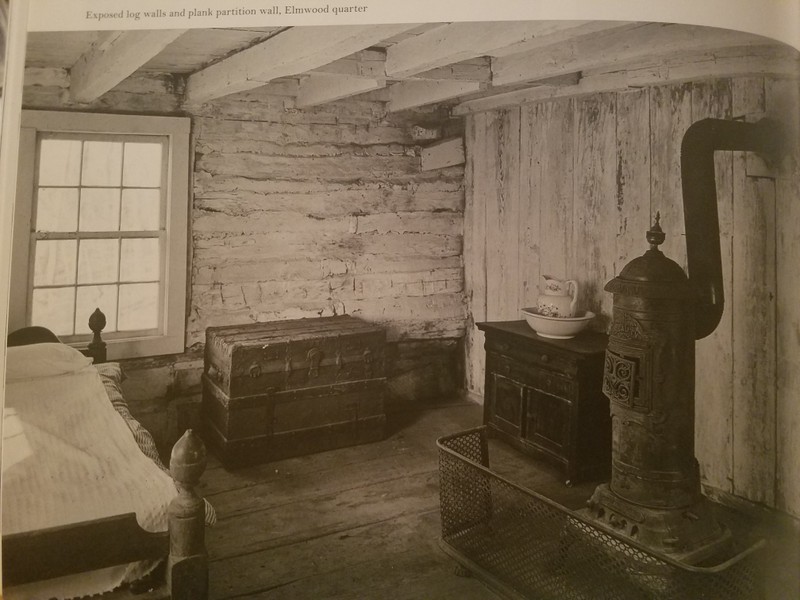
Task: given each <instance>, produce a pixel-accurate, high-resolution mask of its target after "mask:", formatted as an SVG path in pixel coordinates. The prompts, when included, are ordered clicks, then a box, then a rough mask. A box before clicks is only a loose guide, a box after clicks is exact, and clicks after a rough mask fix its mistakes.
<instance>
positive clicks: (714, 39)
mask: <svg viewBox="0 0 800 600" xmlns="http://www.w3.org/2000/svg"><path fill="white" fill-rule="evenodd" d="M763 43H764V39H763V38H760V37H758V36H754V35H749V34H745V33H740V32H736V31H730V30H726V29H710V28H708V27H698V26H686V25H673V24H662V23H650V24H645V25H637V26H635V27H633V28H627V29H625V30H624V31H618V30H614V29H612V30H604V31H601V32H598V33H596V34H594V35H588V36H583V37H581V38H578V39H575V40H571V41H567V42H563V43H559V44H555V45H552V46H546V47H541V48H538V49H536V50H535V51H533V52H527V53H524V54H513V55H509V56H505V57H499V58H495V59H494V60H493V61H492V83H493V85H495V86H503V85H511V84H515V83H521V82H525V81H535V80H538V79H544V78H547V77H555V76H557V75H562V74H565V73H571V72H576V71H584V70H587V69H595V68H598V67H601V66H609V67H610V66H613V65H614V64H625V63H628V62H630V61H632V60H644V59H646V58H648V57H668V56H670V55H672V54H676V53H679V52H683V53H685V52H690V51H693V52H703V51H707V50H711V49H714V48H724V47H729V46H746V45H755V44H763Z"/></svg>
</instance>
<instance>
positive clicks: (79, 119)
mask: <svg viewBox="0 0 800 600" xmlns="http://www.w3.org/2000/svg"><path fill="white" fill-rule="evenodd" d="M190 132H191V119H189V118H188V117H162V116H145V115H120V114H106V113H80V112H61V111H46V110H23V111H22V123H21V130H20V153H19V168H18V181H17V197H16V207H15V212H14V224H13V228H14V248H13V252H12V264H11V280H12V281H13V282H17V283H19V284H20V285H14V286H12V289H11V293H10V303H9V328H10V330H13V329H18V328H20V327H24V326H26V325H29V324H30V323H28V315H29V313H30V309H29V306H28V301H29V298H30V293H31V288H32V264H31V263H32V254H31V244H32V240H33V214H34V210H33V209H34V206H33V201H34V189H35V174H36V158H37V146H38V144H37V140H38V138H39V134H40V133H47V134H50V133H55V134H58V133H65V134H86V135H87V136H91V135H93V134H101V135H102V134H106V135H143V136H160V137H164V136H166V137H167V138H168V141H167V152H166V156H164V160H165V161H166V164H167V181H166V186H165V190H164V191H165V196H166V198H165V202H166V218H165V237H166V243H165V254H166V255H165V258H164V274H163V278H164V281H163V294H162V298H161V299H160V312H161V322H160V323H159V329H160V330H161V333H160V334H156V335H126V334H125V333H124V332H123V333H121V334H117V333H114V334H109V335H108V336H106V337H105V338H104V339H105V341H106V343H107V344H108V356H109V359H112V360H114V359H120V358H135V357H145V356H157V355H162V354H177V353H181V352H183V351H184V349H185V335H186V291H187V282H188V264H189V262H188V258H189V255H188V249H189V243H188V238H189V203H190V198H189V178H190V170H189V141H190ZM23 282H24V284H25V285H21V284H22V283H23ZM78 318H81V315H78ZM85 318H86V319H87V320H88V318H89V315H88V314H87V315H85ZM68 343H69V344H70V345H72V346H77V347H83V346H85V345H86V343H87V341H85V340H83V339H79V340H77V341H74V342H68Z"/></svg>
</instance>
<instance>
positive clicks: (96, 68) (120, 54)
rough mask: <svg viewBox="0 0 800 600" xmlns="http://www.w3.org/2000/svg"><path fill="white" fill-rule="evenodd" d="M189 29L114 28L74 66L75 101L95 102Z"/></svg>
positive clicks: (73, 88)
mask: <svg viewBox="0 0 800 600" xmlns="http://www.w3.org/2000/svg"><path fill="white" fill-rule="evenodd" d="M185 31H186V30H185V29H159V30H152V31H149V30H148V31H144V30H143V31H112V32H110V33H109V34H108V35H106V36H105V37H103V38H102V39H101V40H99V41H98V42H97V43H96V44H94V45H93V46H92V48H91V49H90V50H89V51H88V52H86V53H85V54H84V55H83V56H81V57H80V58H79V59H78V60H77V62H76V63H75V64H74V65H73V66H72V68H71V69H70V96H71V98H72V100H73V101H74V102H81V103H84V102H92V101H93V100H96V99H97V98H99V97H100V96H102V95H103V94H105V93H106V92H107V91H109V90H110V89H112V88H113V87H115V86H116V85H117V84H119V83H120V82H121V81H122V80H123V79H125V78H126V77H128V76H129V75H132V74H133V73H134V72H135V71H136V70H137V69H139V67H141V66H142V65H144V64H145V63H146V62H148V61H149V60H150V59H151V58H153V57H154V56H155V55H157V54H158V53H159V52H161V51H162V50H163V49H164V48H166V47H167V46H168V45H169V44H171V43H172V42H173V41H175V40H176V39H177V38H178V37H180V36H181V35H183V33H184V32H185Z"/></svg>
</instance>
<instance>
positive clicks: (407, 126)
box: [25, 71, 465, 443]
mask: <svg viewBox="0 0 800 600" xmlns="http://www.w3.org/2000/svg"><path fill="white" fill-rule="evenodd" d="M36 83H37V85H35V86H28V88H27V89H26V95H25V104H26V106H27V107H29V108H66V107H67V106H66V105H65V104H64V102H63V101H62V98H63V97H65V96H66V94H63V93H62V92H63V88H64V86H65V85H66V80H65V79H64V78H63V76H61V75H60V74H59V73H58V72H45V71H42V72H39V73H37V78H36ZM175 85H176V84H175V81H174V80H172V79H171V78H140V79H134V80H127V81H126V82H123V84H121V85H120V86H118V87H117V88H115V89H114V90H112V91H111V92H109V93H107V94H106V95H104V96H103V97H101V98H100V99H99V100H98V101H97V102H95V103H94V104H93V105H92V106H90V107H88V108H87V107H82V106H81V107H77V106H76V107H69V108H75V109H78V110H87V109H88V110H94V109H102V110H106V111H109V110H110V111H117V112H136V113H145V114H146V113H153V114H164V113H175V112H180V108H179V105H178V103H177V99H176V95H175V94H174V92H175V91H176V90H175ZM275 89H277V90H279V91H280V90H281V89H282V88H281V87H280V86H276V88H275ZM443 116H445V117H446V115H442V114H441V113H437V112H435V111H418V112H410V111H409V112H406V113H401V114H399V115H389V116H387V115H386V114H385V112H384V111H383V107H382V104H379V103H368V102H358V101H342V102H337V103H335V104H329V105H324V106H320V107H317V108H309V109H302V110H299V109H295V108H294V105H293V100H292V98H291V97H290V96H288V95H276V94H273V95H270V94H268V93H266V92H265V91H264V89H261V90H254V91H251V92H247V93H241V94H237V95H234V96H229V97H227V98H222V99H219V100H217V101H215V102H214V103H213V104H208V105H204V106H203V107H201V108H199V109H197V110H196V111H195V112H194V113H193V114H191V117H192V122H193V138H194V140H193V148H194V165H195V168H194V175H193V183H194V195H193V207H192V212H191V231H192V244H191V246H192V260H191V279H190V280H191V289H190V291H189V303H188V310H189V315H188V321H187V349H188V350H189V351H188V352H187V353H186V354H184V355H180V356H176V357H161V358H158V359H153V360H136V361H129V362H127V363H126V370H127V372H128V375H129V380H128V382H127V383H126V392H128V395H129V397H130V398H131V400H132V402H133V403H134V405H135V406H136V407H137V408H138V414H139V415H141V416H142V417H143V420H144V421H145V424H146V425H148V426H150V427H151V429H153V430H155V431H156V433H160V434H161V437H162V439H164V442H165V443H167V441H168V438H169V437H170V436H171V435H172V433H173V430H176V429H179V428H180V426H182V423H181V422H180V421H181V419H185V416H184V417H182V416H181V415H180V414H178V415H175V414H174V412H175V411H174V410H173V408H174V406H175V405H176V404H177V405H179V403H176V402H169V401H168V398H169V397H170V396H172V397H175V396H182V395H187V394H191V393H192V392H193V391H195V390H196V389H197V384H198V381H199V374H200V372H201V370H202V354H201V353H200V352H199V349H200V347H201V345H202V343H203V341H204V331H205V328H206V327H207V326H210V325H223V324H232V323H247V322H251V321H257V320H258V321H262V320H268V319H285V318H296V317H317V316H321V315H333V314H343V313H347V314H351V315H355V316H359V317H362V318H364V319H367V320H369V321H373V322H377V323H380V324H382V325H384V326H385V327H386V328H387V330H388V339H389V341H390V345H389V350H388V353H389V361H388V365H387V367H388V372H389V375H390V377H389V390H390V404H391V403H392V402H394V404H395V405H398V404H399V405H401V406H402V405H405V404H406V403H408V402H411V401H412V400H414V399H420V398H425V397H428V398H430V397H432V396H434V397H435V396H436V395H441V394H443V393H448V392H452V391H454V390H455V389H456V388H457V387H459V386H460V385H461V379H460V369H459V365H460V364H461V359H460V357H461V355H462V352H463V350H462V348H461V342H460V338H461V337H463V334H464V323H465V300H464V294H463V269H462V264H461V252H462V231H463V229H462V228H463V205H464V174H463V166H454V167H448V168H445V169H438V170H433V171H428V172H422V171H421V169H420V158H419V148H418V147H417V146H416V143H415V142H414V140H413V139H412V138H411V128H412V125H416V124H422V125H425V124H436V125H437V126H440V125H441V120H442V118H443ZM165 399H166V400H165ZM165 411H166V412H167V414H169V415H172V416H171V417H170V418H169V419H164V412H165ZM148 412H153V413H154V414H153V415H152V416H150V417H148V415H147V413H148ZM176 419H177V420H178V421H179V422H178V423H177V424H176V423H175V422H174V421H175V420H176Z"/></svg>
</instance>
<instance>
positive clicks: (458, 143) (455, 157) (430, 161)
mask: <svg viewBox="0 0 800 600" xmlns="http://www.w3.org/2000/svg"><path fill="white" fill-rule="evenodd" d="M421 158H422V170H423V171H432V170H434V169H442V168H444V167H452V166H453V165H461V164H463V163H464V140H463V138H460V137H459V138H453V139H451V140H443V141H441V142H439V143H437V144H431V145H430V146H425V147H424V148H423V149H422V153H421Z"/></svg>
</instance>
